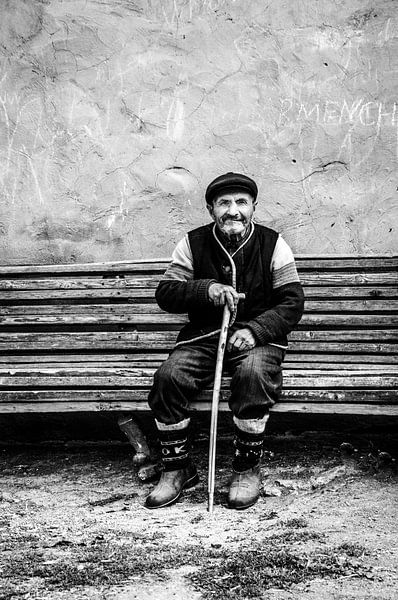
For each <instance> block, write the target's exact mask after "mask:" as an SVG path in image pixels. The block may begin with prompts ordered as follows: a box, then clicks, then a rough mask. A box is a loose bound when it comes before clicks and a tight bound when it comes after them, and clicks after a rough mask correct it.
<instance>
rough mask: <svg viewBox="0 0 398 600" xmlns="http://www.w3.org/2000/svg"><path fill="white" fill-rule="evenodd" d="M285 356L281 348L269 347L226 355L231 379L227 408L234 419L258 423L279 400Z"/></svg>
mask: <svg viewBox="0 0 398 600" xmlns="http://www.w3.org/2000/svg"><path fill="white" fill-rule="evenodd" d="M284 355H285V351H284V350H283V349H282V348H278V347H276V346H270V345H268V344H267V345H266V346H256V347H254V348H253V349H252V350H249V351H246V352H238V353H231V354H227V355H226V357H225V363H224V364H225V366H226V368H227V370H228V372H229V374H230V375H231V376H232V380H231V396H230V398H229V406H230V408H231V410H232V413H233V415H234V417H235V418H236V419H241V420H247V419H250V420H251V419H261V418H263V417H264V415H265V414H267V413H268V411H269V408H270V407H271V406H273V405H274V404H275V402H276V401H277V400H278V399H279V396H280V393H281V390H282V368H281V363H282V360H283V358H284ZM235 422H236V421H235Z"/></svg>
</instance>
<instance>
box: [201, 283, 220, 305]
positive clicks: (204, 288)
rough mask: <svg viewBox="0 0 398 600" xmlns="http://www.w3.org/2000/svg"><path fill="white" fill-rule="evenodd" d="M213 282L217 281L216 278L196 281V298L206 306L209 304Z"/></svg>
mask: <svg viewBox="0 0 398 600" xmlns="http://www.w3.org/2000/svg"><path fill="white" fill-rule="evenodd" d="M212 283H217V281H216V280H215V279H199V280H198V281H197V282H196V284H197V289H196V298H197V302H198V303H199V304H201V305H206V306H208V305H209V303H210V300H209V287H210V286H211V284H212Z"/></svg>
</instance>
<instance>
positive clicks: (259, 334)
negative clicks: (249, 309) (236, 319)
mask: <svg viewBox="0 0 398 600" xmlns="http://www.w3.org/2000/svg"><path fill="white" fill-rule="evenodd" d="M246 327H248V328H249V329H250V330H251V331H252V332H253V334H254V337H255V338H256V339H257V340H258V341H259V342H260V345H262V346H263V345H265V344H267V343H268V342H269V340H270V338H271V336H270V334H269V333H268V331H267V330H266V329H264V327H263V326H262V325H260V323H258V322H257V321H248V322H247V324H246Z"/></svg>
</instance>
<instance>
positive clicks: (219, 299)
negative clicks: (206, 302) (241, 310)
mask: <svg viewBox="0 0 398 600" xmlns="http://www.w3.org/2000/svg"><path fill="white" fill-rule="evenodd" d="M208 293H209V299H210V300H211V302H213V304H214V306H224V304H228V307H229V310H230V311H231V312H233V311H234V310H235V308H236V306H237V304H238V300H239V295H238V292H237V291H236V290H235V288H233V287H232V285H224V284H223V283H212V284H211V285H210V287H209V292H208Z"/></svg>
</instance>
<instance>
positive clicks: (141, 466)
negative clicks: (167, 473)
mask: <svg viewBox="0 0 398 600" xmlns="http://www.w3.org/2000/svg"><path fill="white" fill-rule="evenodd" d="M117 422H118V425H119V427H120V429H121V431H123V433H124V434H125V436H126V437H127V439H128V441H129V442H130V444H131V445H132V446H133V448H134V450H135V455H134V458H133V464H134V465H135V466H136V467H138V478H139V479H140V480H141V481H148V480H149V479H153V478H154V477H155V476H156V475H158V474H159V472H160V470H161V467H160V465H159V464H158V463H156V462H155V461H153V460H152V457H151V451H150V448H149V446H148V442H147V441H146V437H145V435H144V434H143V432H142V431H141V429H140V427H139V426H138V424H137V423H136V421H134V419H133V417H132V416H131V415H122V416H121V417H119V418H118V421H117Z"/></svg>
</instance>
